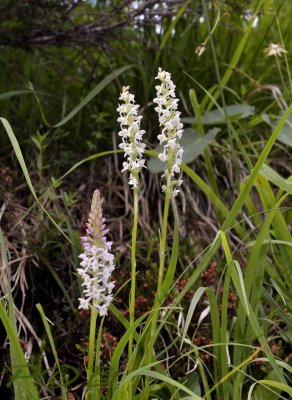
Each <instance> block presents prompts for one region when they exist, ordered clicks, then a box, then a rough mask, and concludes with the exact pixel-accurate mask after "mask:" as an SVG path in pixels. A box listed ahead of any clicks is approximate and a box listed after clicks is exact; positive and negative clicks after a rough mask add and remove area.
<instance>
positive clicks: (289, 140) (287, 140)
mask: <svg viewBox="0 0 292 400" xmlns="http://www.w3.org/2000/svg"><path fill="white" fill-rule="evenodd" d="M281 118H282V114H281V115H279V117H278V118H277V120H276V121H275V123H274V122H273V121H272V119H271V118H270V116H269V115H268V114H263V115H262V119H263V121H264V122H266V123H267V124H268V125H270V126H271V128H272V129H275V126H276V124H277V123H278V122H279V120H280V119H281ZM277 139H278V140H279V141H280V142H282V143H284V144H286V145H287V146H291V147H292V115H291V114H290V115H289V117H288V118H287V119H286V121H285V124H284V126H283V128H282V129H281V132H280V133H279V136H278V138H277Z"/></svg>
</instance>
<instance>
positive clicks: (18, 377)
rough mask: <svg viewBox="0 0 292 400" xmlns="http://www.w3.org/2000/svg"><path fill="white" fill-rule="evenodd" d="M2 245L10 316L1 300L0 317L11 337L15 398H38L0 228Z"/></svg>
mask: <svg viewBox="0 0 292 400" xmlns="http://www.w3.org/2000/svg"><path fill="white" fill-rule="evenodd" d="M0 247H1V253H2V265H3V268H4V270H6V271H5V272H6V273H7V280H8V307H9V316H8V315H7V312H6V310H5V308H4V306H3V304H2V301H0V319H1V321H2V323H3V325H4V329H5V331H6V333H7V336H8V338H9V344H10V361H11V370H12V378H13V387H14V396H15V400H29V399H33V400H37V399H38V395H37V390H36V387H35V384H34V381H33V377H32V375H31V374H30V371H29V368H28V366H27V363H26V360H25V357H24V354H23V351H22V349H21V346H20V343H19V341H18V335H17V328H16V318H15V312H14V302H13V298H12V293H11V288H10V271H9V267H8V260H7V252H6V246H5V240H4V236H3V233H2V230H1V228H0Z"/></svg>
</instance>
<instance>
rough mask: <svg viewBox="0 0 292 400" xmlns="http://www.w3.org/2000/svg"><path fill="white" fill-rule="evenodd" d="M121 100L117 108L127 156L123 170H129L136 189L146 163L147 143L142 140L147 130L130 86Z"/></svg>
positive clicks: (123, 147)
mask: <svg viewBox="0 0 292 400" xmlns="http://www.w3.org/2000/svg"><path fill="white" fill-rule="evenodd" d="M119 100H121V101H122V102H123V104H119V106H118V108H117V111H118V112H119V114H120V117H119V118H118V122H119V123H120V125H121V130H120V132H119V133H118V134H119V136H121V137H122V143H121V144H120V145H119V147H120V148H121V149H123V150H124V157H127V161H125V162H123V169H122V172H124V171H129V173H130V178H129V185H130V186H131V187H132V189H134V188H137V187H138V186H139V172H140V171H141V169H142V167H144V164H145V160H144V159H143V153H144V151H145V146H146V145H145V144H144V143H142V141H141V140H142V136H143V135H144V133H145V131H143V130H141V129H140V123H141V119H142V117H141V116H138V109H139V105H138V104H135V97H134V95H133V94H131V93H129V86H124V87H123V90H122V93H121V96H120V98H119Z"/></svg>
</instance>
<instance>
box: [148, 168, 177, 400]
mask: <svg viewBox="0 0 292 400" xmlns="http://www.w3.org/2000/svg"><path fill="white" fill-rule="evenodd" d="M170 180H171V177H170V175H169V176H168V179H167V189H166V191H165V200H164V211H163V221H162V232H161V239H160V246H159V247H160V249H159V250H160V262H159V271H158V282H157V292H156V297H155V301H154V305H153V316H152V321H151V333H150V339H149V346H148V350H147V353H146V364H147V365H148V364H150V363H151V362H152V352H153V347H154V344H155V330H156V325H157V321H158V316H159V305H160V303H161V301H162V300H163V298H162V293H161V292H162V291H161V289H162V283H163V274H164V265H165V252H166V237H167V223H168V213H169V204H170V196H171V186H170ZM149 391H150V377H146V380H145V389H144V393H143V399H144V400H148V399H149Z"/></svg>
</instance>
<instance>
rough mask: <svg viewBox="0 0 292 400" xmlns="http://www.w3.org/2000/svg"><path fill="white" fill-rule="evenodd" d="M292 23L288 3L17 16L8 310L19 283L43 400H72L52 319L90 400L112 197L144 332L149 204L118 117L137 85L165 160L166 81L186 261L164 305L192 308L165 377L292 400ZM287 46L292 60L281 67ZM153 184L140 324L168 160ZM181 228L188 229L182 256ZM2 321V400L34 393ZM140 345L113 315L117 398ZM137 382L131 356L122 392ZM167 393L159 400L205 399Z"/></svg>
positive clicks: (150, 140)
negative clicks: (100, 266) (126, 162)
mask: <svg viewBox="0 0 292 400" xmlns="http://www.w3.org/2000/svg"><path fill="white" fill-rule="evenodd" d="M291 13H292V4H290V2H287V1H285V0H265V1H260V0H250V1H248V2H241V1H238V2H236V1H227V0H225V1H207V0H206V1H205V0H202V1H197V0H193V1H187V2H186V1H180V0H177V1H171V0H168V1H164V2H159V1H151V0H149V1H143V2H142V1H130V0H127V1H126V0H122V1H118V0H111V1H106V0H104V1H96V2H94V1H80V0H75V1H73V0H71V1H69V0H67V1H66V0H64V1H52V0H51V1H49V0H43V1H41V2H40V1H30V2H28V1H2V2H1V5H0V33H1V34H0V38H1V39H0V46H1V55H0V62H1V74H0V88H1V94H0V101H1V113H0V116H1V117H2V118H5V119H6V120H7V121H9V123H10V125H11V127H12V131H10V130H9V127H7V125H6V126H5V125H3V126H1V131H0V177H1V185H0V201H1V203H0V223H1V229H2V231H3V238H2V236H1V249H2V252H1V253H2V263H1V264H0V266H1V270H0V272H1V296H2V300H3V304H7V293H9V289H10V284H9V282H11V290H12V295H13V301H14V304H15V315H16V324H17V333H18V338H19V343H20V344H21V346H22V349H23V351H24V353H26V357H27V359H28V360H29V361H28V365H29V368H30V371H31V373H32V376H33V377H34V381H35V384H36V387H37V391H38V393H40V395H39V398H51V399H55V398H58V396H64V393H62V392H61V389H60V387H61V386H62V385H60V378H59V371H58V369H57V367H58V363H56V361H55V358H54V351H52V348H51V345H50V343H49V340H48V336H47V334H48V331H46V330H45V326H44V324H43V321H42V318H41V314H40V313H39V311H38V310H37V309H36V304H37V303H40V304H41V305H42V307H43V309H44V312H45V314H46V316H47V318H48V319H49V320H50V321H52V322H53V323H54V326H52V327H51V329H52V332H53V337H54V343H55V347H56V351H57V353H58V360H59V364H60V368H61V372H62V376H63V377H64V378H63V379H64V382H65V383H64V387H66V396H67V397H68V399H69V398H71V399H73V398H75V399H80V398H81V397H82V393H83V390H84V385H85V381H86V374H85V369H84V364H85V365H86V356H87V352H88V342H87V340H88V339H87V337H88V329H89V318H88V315H87V313H84V312H79V311H78V309H77V308H78V297H80V290H81V289H80V284H79V282H78V278H77V275H76V268H77V267H78V265H79V259H78V254H80V252H81V247H80V242H79V236H80V235H81V234H83V232H84V228H85V222H86V220H87V216H88V211H89V207H90V201H91V196H92V193H93V191H94V190H95V189H96V188H98V189H99V190H100V191H101V194H102V196H103V197H104V199H105V200H104V203H103V209H104V214H105V217H106V220H107V224H108V227H109V228H110V236H111V240H112V241H113V243H114V246H113V249H114V252H115V259H116V271H115V279H116V282H117V287H118V288H120V290H119V292H118V293H117V295H116V296H115V300H114V305H115V307H116V308H117V309H119V311H120V312H121V314H122V315H124V317H126V318H128V314H129V310H128V293H129V285H127V284H126V282H127V280H128V279H129V277H130V265H131V262H130V249H129V243H130V237H131V224H132V207H133V206H132V203H133V202H132V191H131V190H130V189H129V188H128V184H127V178H126V177H125V176H122V175H121V173H120V169H121V162H122V157H121V156H120V155H119V154H118V153H116V152H113V151H112V150H116V149H117V148H118V143H119V137H118V135H117V132H118V130H119V127H118V124H117V112H116V108H117V104H118V97H119V92H120V90H121V88H122V86H123V85H130V87H131V91H132V92H133V93H135V96H136V97H135V98H136V101H137V103H139V104H140V105H141V107H142V114H143V124H144V126H143V129H145V130H146V135H145V136H146V142H147V147H148V149H154V148H155V146H156V145H157V139H156V137H157V134H158V132H159V127H158V122H157V117H156V115H155V112H154V106H153V102H152V99H153V98H154V97H155V96H154V95H155V85H156V82H155V80H154V77H155V76H156V74H157V70H158V67H162V68H163V69H165V70H166V71H169V72H170V73H171V74H172V78H173V80H174V82H175V84H176V86H177V95H178V97H179V98H180V103H179V104H180V105H179V108H180V111H181V113H182V117H183V122H184V123H185V128H186V130H185V132H184V139H183V141H184V142H183V145H184V149H185V160H184V161H185V163H186V165H185V166H184V176H183V179H184V185H183V188H182V193H181V196H178V198H177V205H178V210H179V220H178V225H179V247H178V259H177V264H176V271H175V276H174V278H173V281H172V284H171V288H172V289H171V290H169V294H168V297H167V298H166V300H165V302H164V306H170V305H174V306H176V307H179V308H176V309H173V310H172V312H171V313H169V314H168V315H167V316H166V317H165V318H166V320H167V321H168V322H167V324H165V325H164V326H163V327H162V328H161V331H160V334H159V335H158V338H157V343H156V354H157V359H159V360H163V361H161V365H160V369H158V371H159V373H160V374H162V372H163V371H164V372H163V373H164V374H165V376H167V377H171V378H172V379H174V380H175V381H176V382H180V383H183V384H184V385H186V386H187V387H189V389H190V390H191V391H193V392H194V393H196V394H197V395H198V396H201V397H202V398H206V399H208V400H209V399H213V398H214V399H224V400H226V399H229V398H230V399H231V398H232V399H247V398H248V395H249V390H250V388H251V386H252V385H253V384H254V383H255V382H257V381H260V380H266V381H270V382H271V381H272V382H274V383H273V384H272V385H271V384H269V383H267V382H266V383H265V384H264V383H263V384H261V385H258V386H256V387H254V390H253V393H252V396H253V397H252V398H253V399H256V400H258V399H267V398H269V399H278V398H284V399H285V398H290V397H289V396H291V392H289V391H288V392H287V390H285V388H286V386H281V385H287V386H289V385H290V386H291V380H292V375H291V369H292V366H291V365H292V348H291V345H292V318H291V310H292V306H291V292H292V278H291V277H292V274H291V270H292V261H291V260H292V257H291V256H292V247H291V243H292V241H291V224H292V211H291V192H292V186H291V173H292V172H291V171H292V162H291V145H292V133H291V132H292V131H291V123H292V117H290V116H289V110H290V109H289V106H290V104H291V96H292V81H291V74H290V65H291V52H292V48H291V46H292V42H291V40H290V38H291V36H292V26H291V23H290V20H289V18H288V16H289V15H291ZM270 43H277V44H281V45H283V46H284V47H285V49H286V51H287V53H283V54H282V56H267V53H265V52H264V49H266V48H268V46H269V44H270ZM287 110H288V111H287ZM14 135H15V136H14ZM18 146H20V147H18ZM20 149H21V150H20ZM20 151H21V153H20ZM107 152H108V153H107ZM21 154H22V156H23V160H22V159H21ZM148 167H149V168H148V170H145V171H144V174H143V180H142V188H141V196H140V209H139V212H140V214H139V232H138V244H137V249H138V250H137V251H138V253H137V268H138V271H139V272H138V274H137V298H136V317H137V318H138V317H140V316H142V315H144V313H146V312H148V311H150V310H151V306H152V305H153V299H154V294H155V290H156V276H157V272H158V263H159V253H158V249H159V241H158V238H159V227H160V224H161V218H162V217H161V216H162V207H163V196H162V193H161V189H160V165H159V164H158V163H157V160H155V159H154V158H153V159H151V161H150V162H149V165H148ZM36 199H39V202H40V203H41V205H42V207H40V204H39V203H38V202H37V201H36ZM52 220H53V221H54V222H55V225H54V223H52ZM56 225H57V226H56ZM173 226H174V221H173V218H172V217H171V218H170V222H169V238H168V239H169V248H170V249H171V246H172V237H173V235H175V231H174V230H173ZM57 227H58V228H59V229H58V228H57ZM219 231H220V232H221V233H222V234H221V236H220V233H219ZM218 240H220V244H219V242H218ZM6 254H7V256H8V259H7V260H6V259H5V257H6ZM231 265H233V266H235V268H236V271H237V275H234V272H232V271H233V270H232V268H231ZM8 267H9V268H8ZM7 268H8V270H7ZM7 271H9V273H8V275H7ZM9 274H11V280H9V276H10V275H9ZM7 278H8V279H7ZM202 288H206V289H202ZM207 288H208V289H207ZM9 304H10V306H11V299H10V302H9ZM12 311H13V308H12V309H11V308H10V315H11V313H12V314H13V312H12ZM3 312H4V311H3ZM251 316H252V317H251ZM161 318H162V317H161ZM1 320H2V322H3V324H4V326H5V330H2V334H1V347H2V349H3V351H2V352H1V378H0V379H1V398H2V397H3V399H4V398H5V399H9V398H14V397H15V393H16V388H15V385H14V384H15V382H16V381H17V379H16V378H15V373H14V372H15V371H12V370H13V368H12V367H11V365H13V357H12V358H11V357H10V355H9V349H12V350H13V346H12V343H11V339H10V346H9V341H8V339H7V334H8V333H9V332H8V331H7V325H5V317H4V314H3V313H2V314H1ZM124 330H125V329H124V326H123V325H122V324H121V323H120V320H119V319H117V318H116V316H115V315H114V314H113V313H109V316H108V317H107V318H106V319H105V321H104V330H103V335H102V339H101V359H102V365H103V366H104V368H103V375H102V391H103V392H102V393H103V395H104V396H106V395H107V393H108V390H109V389H111V388H110V387H108V380H107V377H108V375H109V374H110V371H111V369H110V368H111V365H112V364H111V363H112V361H111V360H112V357H113V354H114V352H115V349H116V348H117V345H118V343H119V340H120V339H121V337H122V335H123V334H124ZM17 343H18V342H16V343H14V346H16V347H17ZM226 343H229V346H228V347H227V346H226ZM16 347H15V348H16ZM15 348H14V349H15ZM15 351H16V352H17V350H15ZM126 365H127V355H126V354H122V355H121V356H120V359H119V372H120V374H121V375H120V376H122V373H123V371H125V368H126ZM11 368H12V370H11ZM238 370H240V371H241V372H240V373H239V372H238ZM153 377H154V378H155V376H154V375H153ZM153 377H152V378H153ZM154 378H153V380H152V386H151V388H152V389H151V390H152V392H151V393H152V395H153V396H152V398H158V399H170V398H172V399H180V398H185V399H186V398H191V397H184V396H186V394H185V393H182V392H181V391H179V390H177V389H174V388H173V386H172V385H171V384H170V383H169V382H167V381H165V382H164V383H163V382H162V383H161V379H154ZM264 385H265V386H264ZM139 388H140V386H139V384H138V383H137V396H138V393H139ZM270 390H272V391H273V392H270ZM70 396H71V397H70ZM108 396H110V395H108ZM20 398H21V397H20ZM121 398H123V397H121Z"/></svg>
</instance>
